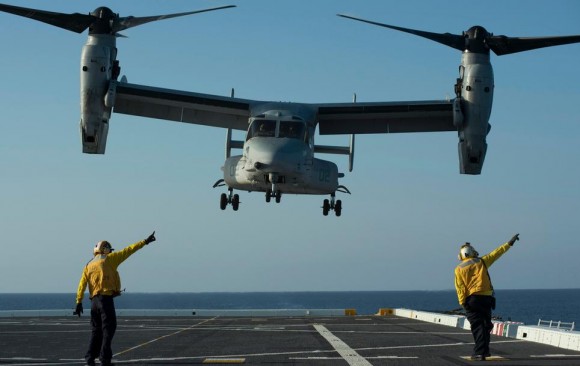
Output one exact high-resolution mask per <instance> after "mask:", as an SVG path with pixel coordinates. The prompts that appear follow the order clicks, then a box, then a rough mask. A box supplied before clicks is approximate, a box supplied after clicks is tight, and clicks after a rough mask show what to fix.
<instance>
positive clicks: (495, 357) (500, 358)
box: [461, 356, 508, 362]
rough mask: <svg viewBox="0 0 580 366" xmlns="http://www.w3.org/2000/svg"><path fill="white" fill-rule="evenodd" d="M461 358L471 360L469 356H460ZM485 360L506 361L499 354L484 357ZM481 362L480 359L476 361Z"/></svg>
mask: <svg viewBox="0 0 580 366" xmlns="http://www.w3.org/2000/svg"><path fill="white" fill-rule="evenodd" d="M461 358H463V359H465V360H467V361H471V356H461ZM485 360H486V361H507V360H508V359H507V358H505V357H501V356H489V357H486V358H485ZM474 362H475V361H474ZM478 362H481V361H478Z"/></svg>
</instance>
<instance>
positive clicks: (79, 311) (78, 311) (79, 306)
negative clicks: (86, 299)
mask: <svg viewBox="0 0 580 366" xmlns="http://www.w3.org/2000/svg"><path fill="white" fill-rule="evenodd" d="M82 313H83V304H82V303H80V302H79V303H78V304H77V307H76V308H75V312H74V313H73V315H78V316H79V318H80V317H81V314H82Z"/></svg>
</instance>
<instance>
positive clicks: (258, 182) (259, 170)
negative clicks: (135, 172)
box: [0, 4, 580, 216]
mask: <svg viewBox="0 0 580 366" xmlns="http://www.w3.org/2000/svg"><path fill="white" fill-rule="evenodd" d="M229 7H233V6H232V5H230V6H222V7H216V8H212V9H205V10H198V11H192V12H187V13H178V14H169V15H162V16H151V17H119V15H118V14H115V13H113V11H111V10H110V9H109V8H106V7H100V8H97V9H96V10H95V11H93V12H91V13H90V14H88V15H83V14H79V13H73V14H62V13H54V12H49V11H44V10H35V9H27V8H22V7H17V6H12V5H3V4H0V11H4V12H9V13H12V14H16V15H19V16H24V17H28V18H32V19H34V20H38V21H41V22H44V23H48V24H51V25H54V26H57V27H60V28H64V29H67V30H70V31H74V32H77V33H82V32H83V31H84V30H85V29H87V28H88V29H89V36H88V41H87V43H86V44H85V46H84V47H83V51H82V55H81V65H80V68H81V71H80V74H81V78H80V84H81V121H80V130H81V142H82V145H83V152H84V153H88V154H104V153H105V146H106V143H107V133H108V129H109V119H110V117H111V113H112V112H115V113H123V114H129V115H135V116H143V117H150V118H157V119H165V120H170V121H178V122H185V123H192V124H200V125H207V126H213V127H222V128H225V129H227V134H226V146H225V150H226V160H225V163H224V166H223V168H222V169H223V178H222V179H219V180H218V181H217V182H216V183H215V184H214V187H219V186H227V190H228V193H227V194H226V193H222V194H221V197H220V208H221V209H222V210H223V209H225V208H226V207H227V206H228V205H229V204H231V206H232V208H233V210H235V211H237V210H238V208H239V204H240V198H239V195H238V194H234V193H233V192H234V190H240V191H249V192H252V191H259V192H265V195H266V201H267V202H270V200H271V199H272V198H274V199H275V201H276V202H280V200H281V197H282V195H283V194H313V195H315V194H316V195H330V197H329V198H327V199H324V201H323V206H322V212H323V214H324V215H325V216H326V215H328V213H329V211H330V210H333V211H334V212H335V214H336V216H340V215H341V212H342V202H341V200H335V196H336V192H342V193H350V192H349V190H348V189H347V188H346V187H344V186H342V185H340V184H339V182H338V180H339V178H341V177H343V176H344V174H343V173H339V171H338V168H337V165H336V164H334V163H333V162H330V161H326V160H322V159H318V158H315V154H316V153H327V154H344V155H348V156H349V171H352V168H353V157H354V135H355V134H371V133H372V134H376V133H402V132H435V131H456V132H457V133H458V135H459V145H458V148H459V168H460V173H461V174H481V169H482V166H483V162H484V158H485V154H486V150H487V143H486V136H487V134H488V132H489V130H490V125H489V123H488V122H489V118H490V114H491V107H492V99H493V89H494V80H493V70H492V67H491V63H490V56H489V54H490V52H489V51H490V49H491V50H492V51H494V52H495V53H496V54H497V55H505V54H509V53H515V52H522V51H528V50H532V49H536V48H541V47H549V46H556V45H563V44H569V43H576V42H580V36H566V37H542V38H513V37H506V36H494V35H492V34H491V33H488V32H487V31H486V30H485V29H484V28H483V27H480V26H475V27H472V28H470V29H469V30H468V31H467V32H464V33H463V34H462V35H453V34H449V33H445V34H438V33H430V32H424V31H418V30H413V29H407V28H401V27H395V26H391V25H386V24H382V23H376V22H371V21H367V20H363V19H360V18H355V17H351V16H346V15H341V16H342V17H345V18H351V19H355V20H359V21H362V22H367V23H371V24H375V25H379V26H383V27H387V28H391V29H395V30H399V31H403V32H407V33H411V34H415V35H418V36H421V37H425V38H428V39H431V40H434V41H436V42H439V43H443V44H445V45H447V46H450V47H453V48H456V49H458V50H460V51H462V53H463V55H462V59H461V65H460V67H459V78H458V79H457V82H456V84H455V94H456V97H455V98H454V99H452V100H436V101H404V102H374V103H356V101H353V102H352V103H322V104H312V103H287V102H269V101H259V100H248V99H240V98H235V97H234V96H233V93H232V95H231V97H223V96H216V95H209V94H200V93H193V92H186V91H179V90H171V89H162V88H157V87H150V86H144V85H137V84H129V83H127V80H126V78H125V77H122V78H121V80H118V77H119V75H120V67H119V62H118V60H117V48H116V38H117V37H121V36H122V35H120V34H119V33H118V32H120V31H122V30H124V29H127V28H131V27H135V26H137V25H141V24H144V23H147V22H152V21H156V20H162V19H167V18H173V17H178V16H184V15H190V14H196V13H200V12H205V11H211V10H218V9H225V8H229ZM317 126H318V131H319V133H320V134H321V135H336V134H348V135H350V136H351V137H350V144H349V146H346V147H342V146H322V145H315V143H314V136H315V132H316V127H317ZM232 130H242V131H247V132H246V137H245V140H244V141H236V140H232ZM232 149H241V150H242V154H241V155H235V156H232V155H231V150H232Z"/></svg>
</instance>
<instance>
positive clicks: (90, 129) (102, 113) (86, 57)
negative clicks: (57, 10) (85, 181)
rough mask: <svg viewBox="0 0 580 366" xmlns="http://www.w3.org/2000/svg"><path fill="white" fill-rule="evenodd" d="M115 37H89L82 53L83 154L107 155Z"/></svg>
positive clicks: (112, 97) (113, 85)
mask: <svg viewBox="0 0 580 366" xmlns="http://www.w3.org/2000/svg"><path fill="white" fill-rule="evenodd" d="M116 56H117V49H116V47H115V36H113V35H108V34H95V35H89V39H88V41H87V43H86V44H85V46H84V47H83V50H82V54H81V77H80V79H81V80H80V81H81V90H80V92H81V122H80V129H81V142H82V144H83V153H87V154H104V153H105V147H106V145H107V134H108V132H109V119H110V118H111V111H112V108H113V104H114V102H115V97H116V86H117V82H116V80H114V79H115V77H116V74H117V73H118V72H117V71H118V63H117V62H116V60H115V58H116Z"/></svg>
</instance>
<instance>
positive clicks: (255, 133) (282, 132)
mask: <svg viewBox="0 0 580 366" xmlns="http://www.w3.org/2000/svg"><path fill="white" fill-rule="evenodd" d="M253 137H277V138H290V139H297V140H301V141H306V123H304V121H302V120H294V119H293V120H290V121H288V120H272V119H261V118H260V119H258V118H256V119H254V120H253V121H252V123H251V124H250V128H249V129H248V135H247V137H246V141H247V140H249V139H251V138H253Z"/></svg>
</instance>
